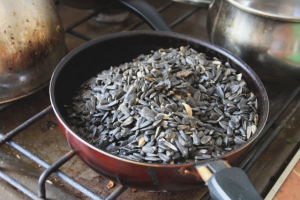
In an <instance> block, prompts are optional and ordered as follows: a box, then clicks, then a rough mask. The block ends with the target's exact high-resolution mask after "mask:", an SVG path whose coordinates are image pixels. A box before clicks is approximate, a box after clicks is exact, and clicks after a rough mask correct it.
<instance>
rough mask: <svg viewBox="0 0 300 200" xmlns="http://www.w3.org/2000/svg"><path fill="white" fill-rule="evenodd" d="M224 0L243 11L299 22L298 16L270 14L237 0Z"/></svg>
mask: <svg viewBox="0 0 300 200" xmlns="http://www.w3.org/2000/svg"><path fill="white" fill-rule="evenodd" d="M213 1H214V0H213ZM226 1H227V2H229V3H230V4H231V5H233V6H235V7H237V8H239V9H241V10H243V11H245V12H248V13H251V14H255V15H260V16H263V17H267V18H273V19H276V20H282V21H288V22H300V17H292V16H287V15H276V14H272V13H269V12H266V11H262V10H258V9H255V8H251V7H248V6H246V5H243V4H241V3H239V2H237V1H236V0H226Z"/></svg>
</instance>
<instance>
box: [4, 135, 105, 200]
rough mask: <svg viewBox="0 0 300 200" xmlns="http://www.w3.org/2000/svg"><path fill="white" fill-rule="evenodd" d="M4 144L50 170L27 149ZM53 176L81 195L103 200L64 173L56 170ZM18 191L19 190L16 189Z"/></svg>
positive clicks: (13, 143)
mask: <svg viewBox="0 0 300 200" xmlns="http://www.w3.org/2000/svg"><path fill="white" fill-rule="evenodd" d="M3 136H4V135H3V134H0V138H2V137H3ZM6 144H8V145H9V146H11V147H13V148H14V149H16V150H18V151H19V152H20V153H22V154H23V155H25V156H27V157H28V158H29V159H31V160H32V161H34V162H35V163H37V164H38V165H40V166H41V167H43V168H45V169H47V168H50V167H51V165H50V164H49V163H47V162H46V161H44V160H43V159H41V158H40V157H38V156H37V155H35V154H33V153H31V152H30V151H28V150H27V149H25V148H23V147H21V146H20V145H18V144H17V143H15V142H13V141H7V142H6ZM53 174H54V175H55V176H57V177H59V178H60V179H61V180H63V181H64V182H66V183H68V184H69V185H71V186H72V187H74V188H75V189H77V190H78V191H80V192H82V193H83V194H85V195H86V196H88V197H90V198H92V199H95V200H103V199H102V198H101V197H99V196H98V195H97V194H95V193H93V192H92V191H90V190H89V189H87V188H86V187H84V186H83V185H81V184H80V183H78V182H76V181H75V180H74V179H72V178H70V177H69V176H67V175H66V174H65V173H63V172H61V171H59V170H57V171H56V172H54V173H53ZM18 189H19V188H18Z"/></svg>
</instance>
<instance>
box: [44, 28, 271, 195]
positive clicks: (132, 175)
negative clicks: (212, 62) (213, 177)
mask: <svg viewBox="0 0 300 200" xmlns="http://www.w3.org/2000/svg"><path fill="white" fill-rule="evenodd" d="M187 45H189V46H190V47H191V48H194V49H195V50H197V51H198V52H203V53H205V54H207V55H208V56H211V57H213V56H215V57H217V58H219V59H220V60H223V61H224V62H225V61H227V62H229V63H230V65H231V66H232V67H233V68H235V69H237V70H238V71H239V72H241V73H242V74H243V77H244V79H245V80H246V82H247V84H248V86H249V88H250V89H251V90H252V91H253V93H254V94H256V96H257V99H258V105H259V109H258V114H259V122H258V127H257V132H256V134H255V135H253V136H252V137H251V138H250V139H249V140H248V141H247V142H246V143H244V144H243V145H241V146H240V147H239V148H237V149H236V150H234V151H232V152H230V153H227V154H225V155H224V156H222V157H220V158H212V159H207V160H204V161H201V162H196V163H187V164H174V165H168V164H149V163H141V162H135V161H131V160H126V159H123V158H120V157H117V156H114V155H111V154H109V153H107V152H105V151H103V150H100V149H98V148H96V147H94V146H92V145H91V144H89V143H87V142H86V141H84V140H83V139H82V138H80V136H79V135H78V134H77V133H76V132H74V131H73V130H72V129H71V127H70V125H69V124H67V122H66V120H65V118H64V117H65V116H66V115H67V113H66V110H65V108H64V105H66V104H70V102H72V96H73V94H74V91H75V89H76V88H78V87H79V86H80V85H81V84H82V83H83V82H85V81H86V80H88V79H89V78H91V77H93V76H94V75H95V74H97V73H99V72H101V71H102V70H105V69H109V67H110V66H118V65H120V64H122V63H125V62H130V61H132V59H133V58H136V57H137V56H138V55H140V54H149V53H150V51H151V50H158V49H159V48H170V47H174V48H178V47H180V46H187ZM50 99H51V104H52V106H53V110H54V112H55V115H56V117H57V119H58V122H59V125H60V128H61V130H62V132H63V134H64V136H65V138H66V140H67V141H68V144H69V145H70V146H71V148H72V149H74V150H75V151H76V152H77V154H78V156H79V157H80V158H81V159H82V160H83V161H84V162H85V163H86V164H87V165H88V166H90V167H91V168H92V169H94V170H95V171H96V172H98V173H99V174H101V175H103V176H105V177H107V178H108V179H111V180H113V181H115V182H116V183H119V184H121V185H124V186H127V187H131V188H137V189H146V190H152V191H153V190H154V191H162V190H166V191H180V190H187V189H192V188H195V187H197V186H200V185H203V180H202V178H201V177H200V176H199V174H198V173H197V170H196V168H197V169H198V171H200V172H203V169H204V171H205V169H206V170H207V169H208V168H207V167H205V165H207V164H211V163H215V162H217V163H218V164H219V166H221V167H219V168H218V167H214V166H215V165H214V166H212V167H211V166H210V168H209V169H210V170H211V171H212V172H217V171H218V170H219V169H221V168H222V167H224V166H228V164H230V165H233V166H234V165H236V164H237V162H238V161H239V160H240V159H241V157H242V156H243V155H245V153H246V152H247V150H248V149H249V148H250V146H251V144H252V142H253V141H254V140H255V139H256V138H257V137H258V136H259V134H260V133H261V130H262V129H263V127H264V125H265V122H266V120H267V116H268V111H269V104H268V97H267V93H266V90H265V88H264V86H263V84H262V82H261V81H260V79H259V78H258V76H257V75H256V74H255V73H254V71H253V70H252V69H251V68H250V67H249V66H247V65H246V64H245V63H244V62H243V61H242V60H240V59H239V58H237V57H235V56H234V55H233V54H231V53H230V52H228V51H226V50H225V49H222V48H220V47H218V46H215V45H212V44H210V43H207V42H204V41H202V40H200V39H197V38H194V37H191V36H187V35H183V34H179V33H174V32H164V31H130V32H120V33H114V34H110V35H106V36H102V37H99V38H97V39H94V40H91V41H89V42H86V43H85V44H83V45H81V46H79V47H78V48H76V49H74V50H73V51H71V52H70V53H69V54H68V55H67V56H66V57H65V58H64V59H63V60H62V61H61V62H60V63H59V64H58V66H57V68H56V70H55V72H54V73H53V76H52V79H51V82H50ZM219 159H222V160H224V161H226V163H225V164H224V163H223V162H222V163H223V164H220V161H218V160H219ZM203 167H204V168H203ZM214 169H217V170H214ZM236 169H237V168H236ZM202 174H209V173H206V172H204V173H202ZM202 174H201V175H202ZM205 180H206V179H205ZM250 191H251V190H250Z"/></svg>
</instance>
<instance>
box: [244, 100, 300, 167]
mask: <svg viewBox="0 0 300 200" xmlns="http://www.w3.org/2000/svg"><path fill="white" fill-rule="evenodd" d="M299 107H300V101H298V103H297V104H296V105H295V107H294V108H293V109H292V111H291V112H290V113H289V114H288V115H287V116H286V117H285V119H284V120H282V121H281V122H280V124H279V126H278V127H277V128H276V129H275V131H274V132H273V133H272V134H271V135H270V137H269V138H268V139H267V140H266V141H265V142H264V143H263V145H262V146H261V147H260V148H259V149H258V151H257V152H255V154H254V155H253V157H252V158H251V159H250V160H249V162H248V163H247V165H246V166H245V167H244V169H243V170H244V171H246V172H247V171H249V169H250V168H251V167H252V165H253V164H254V163H255V162H256V161H257V159H258V158H259V157H260V156H261V155H262V153H263V152H264V151H265V150H266V149H267V148H268V146H269V145H270V144H271V143H272V141H273V140H274V139H275V138H276V136H277V135H278V133H280V131H281V130H282V129H283V128H284V125H285V124H286V123H287V122H288V121H289V120H290V119H291V118H292V116H293V115H294V114H295V112H296V111H297V110H298V109H299Z"/></svg>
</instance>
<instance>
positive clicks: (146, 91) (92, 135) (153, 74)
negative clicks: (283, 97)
mask: <svg viewBox="0 0 300 200" xmlns="http://www.w3.org/2000/svg"><path fill="white" fill-rule="evenodd" d="M65 107H66V109H67V111H68V113H69V115H68V116H67V117H66V119H67V121H68V123H69V124H70V125H71V126H72V129H73V130H74V131H75V132H76V133H78V134H79V135H80V136H81V137H82V138H83V139H84V140H86V141H87V142H89V143H91V144H92V145H94V146H96V147H98V148H100V149H102V150H105V151H107V152H109V153H111V154H113V155H117V156H119V157H122V158H126V159H130V160H134V161H138V162H148V163H170V164H174V163H186V162H195V161H199V160H203V159H208V158H212V157H219V156H221V155H223V154H226V153H228V152H230V151H232V150H234V149H235V148H238V147H239V146H240V145H242V144H243V143H245V142H246V141H247V140H248V139H249V138H250V137H251V136H252V135H253V134H255V132H256V129H257V123H258V115H257V109H258V105H257V98H256V96H255V95H254V94H253V93H252V92H251V91H250V90H249V88H248V87H247V84H246V82H245V81H244V80H243V78H242V74H241V73H239V72H237V71H236V70H235V69H233V68H231V66H230V64H229V63H228V62H221V61H220V60H218V59H217V58H212V59H210V58H208V57H207V56H206V55H205V54H203V53H198V52H197V51H195V50H194V49H192V48H189V47H180V48H179V49H175V48H170V49H159V50H158V51H152V52H151V54H150V55H140V56H139V57H138V58H136V59H134V60H133V62H130V63H125V64H122V65H120V66H118V67H111V68H110V69H109V70H106V71H103V72H102V73H101V74H98V75H97V76H96V77H93V78H91V79H90V80H88V81H87V82H85V83H84V84H82V85H81V87H80V88H78V91H77V93H76V95H75V96H74V98H73V102H72V104H70V105H66V106H65Z"/></svg>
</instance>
